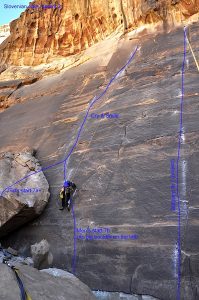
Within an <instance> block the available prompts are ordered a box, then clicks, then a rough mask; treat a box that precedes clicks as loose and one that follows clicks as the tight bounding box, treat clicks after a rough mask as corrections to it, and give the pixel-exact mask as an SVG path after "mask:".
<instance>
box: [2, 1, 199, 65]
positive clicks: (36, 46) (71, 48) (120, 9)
mask: <svg viewBox="0 0 199 300" xmlns="http://www.w3.org/2000/svg"><path fill="white" fill-rule="evenodd" d="M54 2H55V5H57V7H56V8H46V9H45V8H44V7H43V6H42V5H45V4H46V1H44V0H35V1H34V2H33V3H32V4H34V5H35V6H37V8H28V9H26V11H25V12H24V13H22V15H21V16H20V18H19V19H17V20H14V21H13V22H11V35H10V37H9V39H7V41H6V42H5V43H3V44H2V46H1V47H0V61H1V64H15V65H38V64H41V63H46V62H49V61H50V60H51V59H52V58H53V57H55V56H56V57H57V56H64V57H65V56H68V55H72V54H76V53H80V52H81V51H82V50H84V49H85V48H87V47H89V46H90V45H92V44H93V43H96V42H98V41H99V40H101V39H104V38H105V37H106V36H107V35H109V34H110V33H111V32H113V31H114V30H115V29H116V28H117V27H118V26H119V25H121V26H124V28H125V29H128V28H136V27H138V26H140V25H142V24H146V23H149V24H154V23H157V22H163V23H164V27H165V29H166V27H167V26H168V24H170V25H172V27H173V25H175V24H177V23H178V22H181V20H183V19H184V18H186V17H188V16H190V15H193V14H195V13H197V12H198V11H199V0H192V1H191V0H190V1H186V0H175V1H173V0H165V1H163V0H158V1H153V0H152V1H151V0H147V1H145V0H138V1H134V0H107V1H104V0H84V1H83V0H82V1H79V0H70V1H68V0H59V1H54Z"/></svg>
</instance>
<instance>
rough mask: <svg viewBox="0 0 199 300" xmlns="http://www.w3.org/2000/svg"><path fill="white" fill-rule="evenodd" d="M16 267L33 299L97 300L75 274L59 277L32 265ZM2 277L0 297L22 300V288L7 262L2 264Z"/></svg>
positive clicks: (0, 267)
mask: <svg viewBox="0 0 199 300" xmlns="http://www.w3.org/2000/svg"><path fill="white" fill-rule="evenodd" d="M16 267H17V268H18V270H19V272H18V274H19V276H20V279H21V281H22V282H23V285H24V289H25V291H26V292H27V293H28V294H29V295H30V297H31V299H32V300H69V299H70V300H80V299H81V300H96V297H95V296H94V295H93V294H92V292H91V290H90V289H89V288H88V286H86V285H85V284H84V283H83V282H81V281H80V280H79V279H78V278H76V277H75V276H74V275H73V274H70V273H68V276H67V278H66V277H65V278H57V277H55V276H52V275H49V274H47V273H45V272H40V271H38V270H36V269H34V268H32V267H30V266H25V265H24V266H22V265H16ZM65 273H66V272H65ZM0 277H1V280H0V299H1V300H20V299H21V297H20V289H19V286H18V284H17V280H16V276H15V273H14V272H13V270H12V269H11V268H10V267H8V266H7V265H6V264H0Z"/></svg>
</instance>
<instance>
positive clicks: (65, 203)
mask: <svg viewBox="0 0 199 300" xmlns="http://www.w3.org/2000/svg"><path fill="white" fill-rule="evenodd" d="M75 190H76V185H75V184H74V183H73V182H72V181H69V180H66V181H65V182H64V185H63V187H62V189H61V191H60V193H59V196H60V200H61V203H60V208H59V209H60V210H63V209H64V208H65V207H67V209H68V211H70V202H71V197H72V195H73V194H74V192H75Z"/></svg>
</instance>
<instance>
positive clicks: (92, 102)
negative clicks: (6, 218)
mask: <svg viewBox="0 0 199 300" xmlns="http://www.w3.org/2000/svg"><path fill="white" fill-rule="evenodd" d="M137 50H138V46H136V48H135V50H134V52H133V53H132V54H131V56H130V58H129V59H128V61H127V63H126V64H125V65H124V66H123V67H122V68H121V69H120V70H119V71H118V72H117V73H116V74H115V75H114V76H113V77H112V79H111V80H110V81H109V83H108V84H107V86H106V88H105V90H104V91H103V92H102V93H101V94H100V95H99V96H95V97H94V98H93V100H92V101H91V102H90V103H89V106H88V108H87V111H86V114H85V117H84V119H83V122H82V124H81V126H80V128H79V130H78V133H77V137H76V140H75V142H74V144H73V146H72V148H71V150H70V152H69V153H68V155H67V156H66V158H65V161H64V180H67V177H66V174H67V172H66V166H67V160H68V159H69V158H70V156H71V154H72V152H73V150H74V149H75V147H76V146H77V143H78V140H79V138H80V135H81V132H82V130H83V127H84V124H85V123H86V120H87V118H88V115H89V112H90V110H91V108H92V106H93V105H94V104H95V102H97V101H98V100H100V99H101V98H102V97H103V96H104V95H105V94H106V92H107V90H108V89H109V87H110V85H111V84H112V82H113V81H114V80H115V79H116V78H117V77H118V75H119V74H120V73H121V72H122V71H124V70H125V68H126V67H127V66H128V65H129V64H130V62H131V61H132V59H133V58H134V56H135V54H136V52H137ZM72 214H73V221H74V247H73V248H74V252H73V259H72V271H73V274H75V270H76V217H75V211H74V205H73V203H72Z"/></svg>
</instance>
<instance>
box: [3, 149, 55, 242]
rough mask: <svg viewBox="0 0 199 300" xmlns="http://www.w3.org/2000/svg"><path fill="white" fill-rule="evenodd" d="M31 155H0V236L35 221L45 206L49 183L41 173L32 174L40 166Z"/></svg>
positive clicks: (23, 153)
mask: <svg viewBox="0 0 199 300" xmlns="http://www.w3.org/2000/svg"><path fill="white" fill-rule="evenodd" d="M32 154H33V153H30V152H22V153H10V152H9V153H4V154H2V155H1V156H0V170H1V172H0V183H1V186H0V237H2V236H5V235H7V234H8V233H10V232H11V231H14V230H16V229H17V228H19V227H20V226H22V225H23V224H25V223H27V222H29V221H31V220H33V219H34V218H36V217H37V216H38V215H40V214H41V213H42V211H43V210H44V208H45V206H46V204H47V203H48V199H49V196H50V193H49V191H48V190H49V184H48V182H47V179H46V178H45V176H44V174H43V172H42V171H41V172H38V173H36V172H37V171H40V170H41V166H40V164H39V162H38V160H37V159H36V158H35V157H34V156H33V155H32ZM30 174H32V175H31V176H29V175H30ZM18 181H19V182H18ZM16 182H18V183H17V184H15V183H16Z"/></svg>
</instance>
